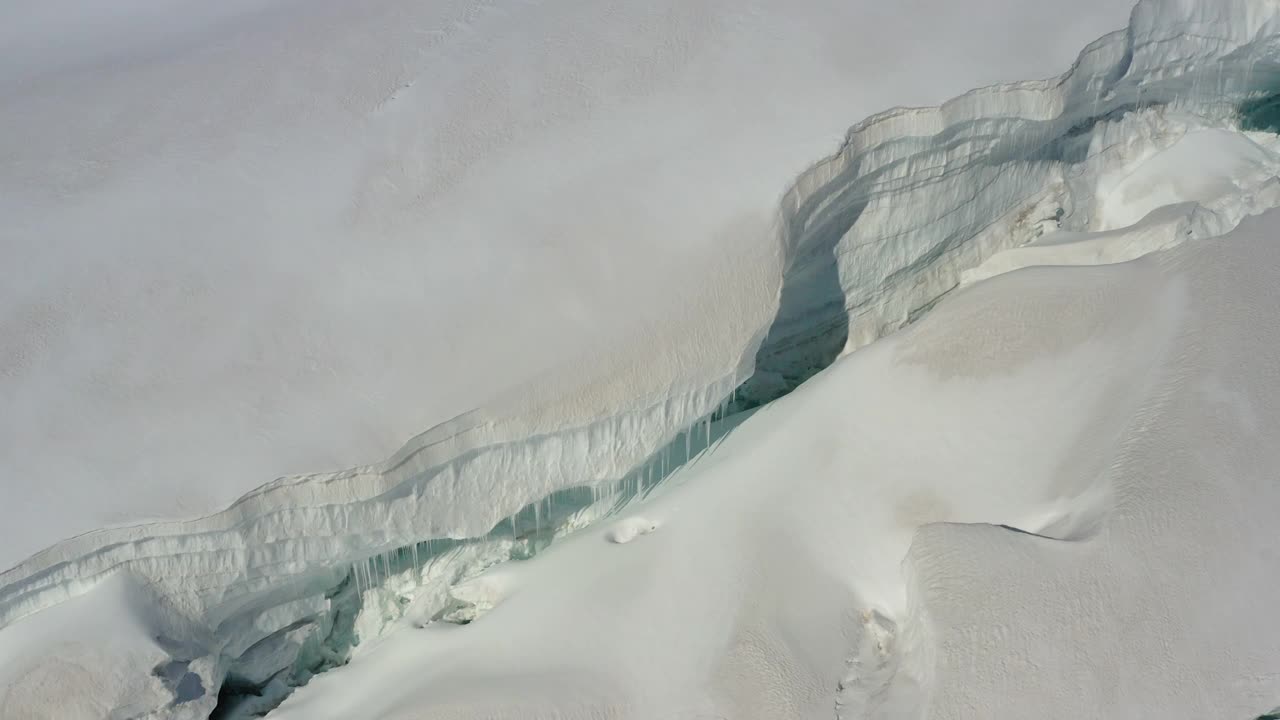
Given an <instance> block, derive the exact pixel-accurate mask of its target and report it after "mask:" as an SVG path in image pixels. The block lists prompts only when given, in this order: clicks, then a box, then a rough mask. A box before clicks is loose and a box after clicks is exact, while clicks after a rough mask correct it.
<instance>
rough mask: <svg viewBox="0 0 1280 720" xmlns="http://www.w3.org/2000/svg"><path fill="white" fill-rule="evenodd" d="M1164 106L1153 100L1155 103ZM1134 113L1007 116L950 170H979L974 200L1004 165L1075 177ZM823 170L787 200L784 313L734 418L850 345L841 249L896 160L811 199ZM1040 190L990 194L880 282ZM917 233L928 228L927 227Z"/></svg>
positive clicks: (852, 167) (960, 132) (966, 126)
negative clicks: (1106, 132)
mask: <svg viewBox="0 0 1280 720" xmlns="http://www.w3.org/2000/svg"><path fill="white" fill-rule="evenodd" d="M1157 102H1158V101H1156V100H1155V99H1154V98H1153V102H1152V104H1156V103H1157ZM1137 109H1139V108H1138V107H1137V106H1135V105H1132V104H1118V105H1117V106H1114V107H1109V108H1104V109H1102V110H1101V111H1099V112H1096V113H1094V114H1087V113H1081V112H1079V111H1076V112H1070V113H1064V114H1061V115H1059V116H1057V117H1054V118H1051V119H1047V120H1029V119H1025V118H1008V119H1005V120H1004V122H1005V123H1006V125H1005V127H1004V128H1003V129H1002V131H1003V137H1002V138H1001V139H1000V140H998V141H997V142H995V143H994V144H993V145H992V146H991V147H989V148H987V149H986V150H985V151H984V152H982V153H981V154H979V155H977V156H975V157H973V158H971V159H969V160H968V161H966V162H964V163H960V164H957V165H955V166H952V167H950V168H949V171H950V172H951V173H959V172H962V171H964V170H966V169H972V170H976V171H978V172H977V173H976V174H975V175H974V178H975V182H978V183H979V185H978V187H977V188H976V189H974V190H973V192H974V201H975V202H976V201H978V199H979V197H981V196H982V195H983V193H985V192H986V191H987V189H986V187H985V184H988V183H991V182H993V179H994V177H997V176H998V175H999V174H1000V173H1002V172H1003V171H1004V170H1005V169H1007V168H1011V167H1014V166H1017V165H1021V166H1026V165H1031V166H1048V165H1059V166H1062V167H1063V168H1064V171H1066V172H1071V170H1072V169H1073V168H1075V167H1077V166H1080V165H1081V164H1083V163H1084V162H1085V161H1086V160H1088V158H1089V147H1090V141H1091V139H1092V137H1093V132H1094V130H1095V128H1096V126H1097V125H1098V124H1099V123H1105V122H1111V121H1116V120H1118V119H1119V118H1120V117H1121V116H1123V115H1125V114H1127V113H1130V112H1133V111H1135V110H1137ZM981 122H989V121H983V120H981V119H979V120H974V121H970V122H958V123H954V124H952V125H951V126H949V127H948V128H946V129H945V130H943V131H941V132H939V133H937V134H936V135H933V136H931V137H928V138H918V139H916V138H906V139H904V142H909V143H916V144H917V147H916V148H914V150H915V152H916V153H919V152H922V151H925V150H926V149H931V150H934V151H939V152H946V151H948V150H949V149H951V148H954V147H955V146H958V145H962V144H964V143H966V142H968V141H969V139H970V136H971V135H974V134H980V131H981V129H979V130H973V131H972V132H970V131H971V130H972V127H971V126H973V125H975V124H977V123H981ZM907 150H908V151H910V150H911V148H908V149H907ZM827 162H830V161H827ZM823 168H824V165H822V164H820V165H818V166H816V167H815V168H814V169H812V170H810V171H808V172H806V173H805V174H804V175H802V176H801V177H800V178H799V179H798V180H797V181H796V183H795V184H794V185H793V186H792V189H791V190H790V191H789V192H788V194H787V196H786V198H785V199H784V201H783V204H782V210H781V222H780V228H779V234H780V245H781V247H782V251H783V253H784V255H785V257H787V259H788V261H787V264H786V266H785V267H784V271H783V283H782V291H781V296H780V298H779V305H778V311H777V314H776V315H775V316H774V319H773V322H772V323H771V324H770V326H769V329H768V332H767V334H766V335H765V338H764V340H763V341H762V343H761V345H760V347H759V349H758V350H757V352H756V356H755V371H754V373H753V374H752V375H751V377H750V378H748V379H747V380H746V381H745V382H744V383H743V384H742V385H741V386H739V388H738V389H737V391H736V393H735V399H734V401H733V402H732V404H731V405H730V408H729V413H730V414H732V413H733V412H739V411H742V410H747V409H750V408H753V407H757V406H760V405H764V404H766V403H768V402H771V401H773V400H776V399H777V398H779V397H782V396H784V395H786V394H788V393H789V392H791V391H792V390H794V389H795V388H796V387H798V386H799V385H800V384H801V383H803V382H804V381H806V380H808V379H809V378H810V377H812V376H814V375H815V374H817V373H818V372H819V371H821V370H823V369H824V368H826V367H827V366H829V365H830V364H831V363H832V362H834V361H835V359H836V358H837V357H838V356H839V354H840V352H841V351H842V350H843V349H844V347H845V343H846V341H847V340H848V337H849V332H850V325H849V318H850V312H851V311H854V312H856V311H857V309H858V308H856V307H850V306H849V304H848V303H849V299H848V296H847V295H846V293H845V289H844V287H843V285H842V284H841V280H840V270H839V267H840V263H839V262H838V260H839V258H838V254H839V252H840V250H839V247H838V246H839V243H840V241H841V239H842V238H843V237H844V236H845V235H846V234H847V233H848V232H849V231H850V229H852V228H853V226H854V224H855V223H857V222H858V220H859V218H860V217H861V216H862V214H863V212H864V211H865V210H866V208H867V205H868V203H869V201H870V199H871V198H872V196H873V195H874V194H876V193H877V192H884V191H885V189H884V187H883V185H884V183H885V182H886V180H889V179H891V175H892V173H894V172H896V171H897V170H898V169H899V168H898V163H886V164H883V165H880V166H878V167H873V168H869V169H868V168H866V167H865V164H864V162H863V159H862V158H861V157H852V158H849V159H848V163H847V166H846V167H845V168H844V169H843V170H841V171H840V172H838V173H836V174H835V175H834V176H832V177H830V178H828V179H826V181H825V182H819V183H817V184H818V187H817V188H816V189H814V190H812V191H808V192H807V195H806V190H805V188H804V186H805V185H806V184H808V183H814V182H815V180H816V178H817V176H818V175H819V174H820V173H822V172H823V171H824V170H823ZM993 168H994V169H995V174H994V175H993V173H992V172H991V171H992V169H993ZM979 181H981V182H979ZM897 184H898V185H901V183H897ZM1041 190H1042V187H1041V186H1040V185H1039V184H1032V185H1030V186H1029V188H1028V189H1027V191H1026V194H1025V196H1022V197H1019V196H1011V197H1007V198H1004V197H999V196H993V197H992V198H990V199H989V201H988V202H987V205H989V206H990V208H991V210H992V212H991V213H990V214H984V213H974V214H972V217H969V218H967V220H966V221H965V222H960V223H956V224H954V225H950V224H948V225H945V226H943V227H938V226H935V227H934V228H932V232H934V233H936V237H934V238H933V239H932V241H931V242H930V243H929V245H928V247H927V248H926V249H925V250H924V251H923V253H922V254H921V255H920V257H917V258H915V259H914V260H912V261H911V262H909V263H907V264H906V265H904V266H903V267H901V268H898V269H896V270H895V271H893V272H892V273H891V274H890V275H889V276H888V277H887V278H885V279H884V280H883V281H882V283H883V285H884V286H885V287H889V286H893V285H896V284H899V283H902V282H909V281H910V279H911V276H912V275H918V274H922V273H924V272H926V271H927V270H928V269H929V267H931V266H932V265H934V264H936V263H938V262H943V261H944V260H945V258H946V257H947V255H948V253H950V252H951V251H953V250H955V249H957V248H959V247H961V246H963V245H964V244H965V243H967V242H969V241H970V240H972V239H973V238H974V237H975V236H977V235H978V234H979V233H980V232H982V231H983V229H984V228H986V227H987V226H988V225H989V224H990V223H991V222H992V221H993V220H995V219H996V218H997V217H999V216H1000V215H1003V214H1004V213H1005V212H1009V211H1012V210H1013V209H1014V208H1016V207H1017V205H1018V204H1019V203H1020V202H1023V201H1024V200H1026V199H1028V198H1029V197H1030V196H1031V195H1032V194H1034V193H1035V192H1040V191H1041ZM800 198H803V199H800ZM904 211H908V212H909V210H904ZM917 231H920V232H926V230H925V226H921V227H920V228H917ZM894 241H895V240H894V239H892V238H885V239H884V240H883V242H894ZM942 294H945V291H944V292H943V293H942ZM939 297H940V296H939ZM939 297H930V298H921V299H920V303H921V304H920V305H919V307H916V308H913V309H912V310H911V312H910V313H909V315H908V316H907V318H906V321H907V322H910V321H912V320H914V319H915V318H917V317H918V316H919V315H920V314H923V313H924V312H927V311H928V309H929V308H931V307H932V304H933V303H934V302H936V301H937V300H938V299H939Z"/></svg>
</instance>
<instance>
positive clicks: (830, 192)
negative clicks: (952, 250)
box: [730, 159, 868, 413]
mask: <svg viewBox="0 0 1280 720" xmlns="http://www.w3.org/2000/svg"><path fill="white" fill-rule="evenodd" d="M860 166H861V162H860V161H859V160H856V159H855V160H854V161H853V162H851V163H850V164H849V166H848V167H847V168H845V169H844V171H842V172H840V173H838V174H837V175H836V176H835V177H832V178H830V179H829V180H827V181H826V182H825V183H823V184H822V187H821V188H820V189H818V190H817V191H815V192H812V193H810V194H809V195H808V197H806V198H805V199H804V200H801V201H798V202H796V201H793V200H791V199H790V198H791V197H792V196H799V195H800V193H799V191H798V190H797V189H796V188H793V189H792V190H791V192H790V193H788V199H787V200H785V201H784V203H783V208H782V213H781V223H780V227H779V234H780V236H781V237H780V243H781V245H782V250H783V252H784V253H785V255H786V256H787V257H788V262H787V265H786V266H785V267H784V269H783V281H782V291H781V294H780V297H779V302H778V311H777V313H776V314H775V315H774V319H773V322H772V323H771V324H770V326H769V329H768V332H767V334H766V335H765V337H764V340H763V341H762V342H761V344H760V347H759V349H758V350H757V351H756V357H755V371H754V373H753V374H752V375H751V377H749V378H748V379H747V380H746V381H745V382H743V383H742V385H740V386H739V387H738V389H737V391H736V397H735V399H734V401H733V403H732V407H731V409H730V412H731V413H732V412H740V411H743V410H749V409H751V408H754V407H758V406H760V405H764V404H766V403H769V402H771V401H773V400H776V399H777V398H779V397H782V396H783V395H786V394H787V393H789V392H791V391H792V390H794V389H795V388H796V387H798V386H799V385H800V384H801V383H803V382H804V381H805V380H808V379H809V378H810V377H813V376H814V375H815V374H817V373H818V372H819V371H821V370H822V369H823V368H825V367H827V366H828V365H830V364H831V363H832V362H834V361H835V359H836V357H837V356H838V355H839V354H840V351H841V350H842V349H843V348H844V345H845V341H846V340H847V339H848V337H849V315H848V312H847V309H846V307H845V294H844V289H843V287H842V286H841V284H840V272H839V263H838V262H837V257H836V252H837V244H838V243H839V242H840V238H842V237H844V235H845V233H847V232H848V231H849V229H850V228H852V227H853V224H854V223H855V222H857V220H858V217H859V216H861V215H862V212H863V210H864V209H866V207H867V201H868V193H867V183H866V182H863V181H862V180H863V179H862V178H859V168H860ZM811 172H813V171H811ZM801 181H803V176H802V180H801Z"/></svg>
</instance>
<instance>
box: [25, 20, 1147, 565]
mask: <svg viewBox="0 0 1280 720" xmlns="http://www.w3.org/2000/svg"><path fill="white" fill-rule="evenodd" d="M1086 7H1087V9H1088V12H1082V13H1080V14H1079V15H1078V16H1073V17H1072V18H1071V19H1069V20H1068V21H1065V22H1064V21H1063V19H1062V18H1059V17H1057V13H1056V12H1055V11H1054V9H1053V6H1052V5H1051V4H1050V3H1047V2H1037V3H1027V2H1015V1H1014V0H999V1H998V2H996V1H993V2H990V3H989V4H988V6H987V7H986V8H984V11H983V12H982V13H975V12H974V11H973V8H971V7H963V8H962V7H943V8H927V4H926V3H924V2H923V0H913V1H912V2H906V3H898V4H895V5H894V6H892V7H880V6H873V5H866V4H861V5H860V4H850V3H845V2H836V1H835V0H806V2H805V3H804V4H803V6H801V7H797V6H795V4H794V3H790V2H779V1H776V0H750V1H748V2H740V1H738V0H733V1H732V2H731V1H729V0H700V1H699V2H685V1H684V0H666V1H663V2H644V3H637V2H600V1H598V0H558V1H556V2H551V1H549V0H534V1H527V0H520V1H518V2H517V1H510V2H508V1H503V2H476V0H447V1H444V2H430V3H420V2H407V1H406V0H372V1H370V2H361V3H359V5H358V6H356V5H352V4H350V3H346V2H339V1H338V0H318V1H306V2H303V1H302V0H232V1H230V2H218V3H202V2H194V1H189V2H151V1H149V0H128V2H112V3H109V4H104V3H102V2H99V1H98V0H48V1H42V2H34V3H30V2H28V3H6V4H5V6H4V7H3V8H0V100H2V101H0V129H3V133H2V134H0V213H2V214H3V216H4V218H5V220H4V223H3V224H0V253H3V257H4V259H5V261H4V262H0V336H3V337H4V342H3V343H2V344H0V408H2V409H0V477H3V478H5V479H6V483H5V486H4V502H3V503H0V528H3V530H0V533H3V534H2V535H0V537H2V538H3V540H4V542H3V543H0V568H9V567H11V566H13V565H15V564H17V563H18V562H19V561H21V560H23V559H25V558H26V557H27V556H29V555H31V554H32V553H34V552H37V551H39V550H40V549H42V548H44V547H46V546H48V545H51V544H53V543H55V542H57V541H59V540H63V539H65V538H67V537H70V536H72V535H76V534H79V533H83V532H87V531H90V530H93V529H96V528H98V527H102V526H106V525H124V524H133V523H137V522H140V521H147V520H158V519H166V520H167V519H182V518H192V517H198V516H202V515H206V514H209V513H213V512H216V511H219V510H222V509H224V508H226V507H227V506H228V505H229V504H231V503H232V502H233V501H234V500H236V499H237V498H238V497H240V496H241V495H242V494H244V493H246V492H248V491H250V490H252V489H254V488H256V487H258V486H260V485H261V484H262V483H264V482H267V481H269V480H271V479H273V478H277V477H281V476H285V475H293V474H301V473H315V472H327V471H332V470H338V469H344V468H350V467H356V466H359V465H364V464H368V463H375V462H379V461H382V460H384V459H385V458H387V457H389V456H390V455H392V454H393V453H394V452H395V451H396V450H397V449H398V448H399V447H400V446H401V445H403V444H404V443H405V442H406V441H407V440H408V439H409V438H411V437H413V436H414V435H416V434H417V433H420V432H421V431H422V430H424V429H426V428H429V427H432V426H434V425H437V424H439V423H441V422H444V421H447V420H448V419H450V418H452V417H454V416H457V415H460V414H462V413H464V412H467V411H469V410H472V409H475V408H477V407H489V406H490V405H491V404H494V403H501V402H502V400H501V398H503V397H505V396H507V395H509V394H516V395H520V396H523V395H524V394H525V393H526V392H527V391H526V388H527V386H529V385H533V386H535V387H537V386H541V385H544V384H546V383H548V382H550V381H552V380H555V379H557V378H560V379H561V380H560V381H559V382H560V384H561V385H563V384H564V382H565V380H564V379H565V378H567V381H568V383H569V384H570V385H571V386H576V385H577V384H578V382H579V380H580V379H581V377H582V376H583V375H587V376H590V377H589V379H591V380H598V379H600V378H605V379H608V378H613V377H617V376H619V375H625V376H627V378H628V379H629V381H630V383H631V384H632V385H636V388H635V389H622V390H616V391H614V394H613V395H611V396H607V397H605V398H604V399H602V400H601V401H600V404H601V405H607V406H611V407H616V406H617V405H619V404H627V403H631V402H633V401H634V398H635V397H636V396H641V395H644V394H646V393H650V392H652V393H657V394H663V393H665V392H666V388H667V387H668V386H669V385H670V384H671V383H672V382H673V381H676V380H683V379H685V378H689V379H690V380H691V381H694V380H696V381H698V382H708V381H713V380H715V379H717V378H720V377H721V376H724V375H727V374H729V373H730V372H731V371H733V370H734V369H735V367H736V365H737V363H738V360H739V358H738V357H737V352H738V351H739V350H740V349H741V347H742V346H743V345H745V343H746V339H747V338H749V337H750V334H751V333H753V332H754V331H755V330H756V329H757V328H758V326H759V325H761V324H764V323H767V322H768V317H769V313H770V312H771V309H772V308H771V303H772V300H773V286H776V283H777V282H778V268H777V264H776V259H774V257H773V256H774V247H773V245H772V239H773V238H772V234H771V227H770V222H771V220H772V214H773V211H774V209H775V208H776V200H777V196H778V193H779V192H780V191H781V190H782V189H783V187H784V186H785V184H786V182H787V181H788V180H789V179H790V178H791V177H793V176H794V175H795V173H797V172H798V171H800V170H801V169H803V167H804V166H805V165H806V164H807V163H809V162H810V161H811V160H812V159H813V158H815V157H818V156H820V155H821V154H823V153H826V152H828V151H829V150H830V147H831V146H832V145H833V144H834V142H835V141H836V139H837V138H838V136H839V133H840V132H842V131H843V130H844V128H845V127H847V125H848V123H849V122H850V121H851V120H853V119H856V118H858V117H862V116H865V115H867V114H869V113H871V112H874V111H876V110H879V109H881V108H883V107H888V106H890V105H892V104H894V103H916V104H919V103H936V102H939V101H940V100H942V99H944V98H946V97H948V96H950V95H953V94H955V93H957V92H960V91H963V90H964V89H966V88H968V87H973V86H974V85H977V84H985V83H990V82H996V81H1004V80H1012V79H1017V78H1020V77H1028V76H1039V75H1042V74H1049V73H1051V72H1056V71H1057V70H1058V69H1060V67H1061V66H1062V65H1063V64H1064V63H1065V62H1066V61H1067V60H1068V59H1069V58H1070V57H1071V55H1072V54H1073V53H1074V52H1075V51H1076V49H1077V48H1078V47H1079V45H1080V44H1081V43H1082V42H1084V41H1086V40H1087V39H1089V38H1090V37H1093V36H1096V34H1097V33H1099V32H1101V31H1102V30H1105V29H1107V28H1110V27H1114V26H1115V25H1118V24H1119V23H1120V22H1121V19H1122V17H1123V14H1124V8H1121V7H1115V6H1114V3H1111V2H1107V1H1104V0H1090V2H1088V3H1087V5H1086ZM925 8H927V9H928V12H924V9H925ZM996 17H998V18H1000V22H1001V23H1002V24H1003V25H1004V26H1005V27H1007V28H1008V29H1009V31H1010V33H1011V34H1012V35H1013V38H1012V39H1011V41H1010V45H1009V47H1008V48H1002V49H997V48H994V47H993V46H992V45H991V44H989V43H987V42H985V41H984V40H983V39H982V38H981V36H980V33H979V32H978V31H979V30H980V28H982V27H983V26H984V25H986V24H989V23H990V22H991V21H992V20H991V19H992V18H996ZM964 28H967V29H968V30H969V31H968V32H957V30H960V29H964ZM873 29H874V31H873ZM1050 30H1052V35H1051V36H1050V38H1049V40H1046V39H1045V35H1046V33H1048V32H1049V31H1050ZM851 33H852V36H853V37H857V38H858V42H853V43H851V42H848V40H849V38H850V37H851ZM908 36H910V37H916V38H918V42H919V43H920V44H921V47H926V46H927V47H930V48H932V49H931V50H930V52H928V53H919V54H901V53H898V52H896V50H897V46H896V44H895V43H894V42H892V41H891V40H890V38H892V37H908ZM944 57H945V58H947V59H948V61H947V62H945V63H941V62H939V58H944ZM958 59H959V60H958ZM870 68H874V72H871V71H869V69H870ZM731 248H732V250H730V249H731ZM744 288H745V289H747V290H744ZM730 298H733V299H734V302H736V303H737V304H738V305H739V306H740V307H737V308H730V307H729V305H730ZM689 307H699V308H705V310H704V311H703V312H699V313H690V312H688V310H687V309H688V308H689ZM673 320H679V321H680V323H679V324H674V323H673ZM477 327H479V328H484V332H477V331H476V328H477ZM701 336H708V337H709V339H710V342H709V343H700V342H697V341H696V340H697V338H699V337H701ZM654 338H660V339H661V342H654V341H653V339H654ZM681 343H683V346H681ZM707 345H710V346H711V347H713V348H714V350H713V351H707V350H705V349H704V348H705V347H706V346H707ZM655 347H657V348H662V350H661V351H655V350H654V348H655ZM725 347H727V348H729V349H730V350H729V351H728V352H722V351H721V349H722V348H725ZM646 367H652V368H653V369H652V372H649V371H645V370H644V368H646ZM549 374H550V376H551V377H548V375H549ZM606 381H607V380H606ZM572 391H573V388H570V390H565V391H563V392H562V389H561V388H557V389H554V390H552V391H549V392H547V393H546V397H550V398H559V397H560V396H562V395H563V394H565V393H567V392H572ZM541 401H542V398H538V399H535V400H533V401H531V402H534V403H535V404H536V403H539V402H541Z"/></svg>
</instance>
